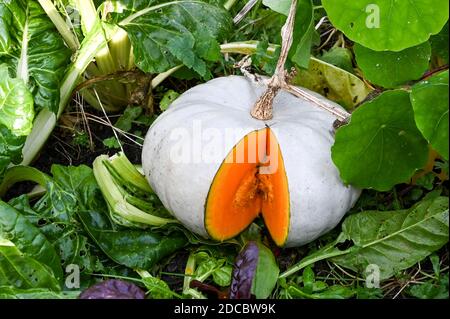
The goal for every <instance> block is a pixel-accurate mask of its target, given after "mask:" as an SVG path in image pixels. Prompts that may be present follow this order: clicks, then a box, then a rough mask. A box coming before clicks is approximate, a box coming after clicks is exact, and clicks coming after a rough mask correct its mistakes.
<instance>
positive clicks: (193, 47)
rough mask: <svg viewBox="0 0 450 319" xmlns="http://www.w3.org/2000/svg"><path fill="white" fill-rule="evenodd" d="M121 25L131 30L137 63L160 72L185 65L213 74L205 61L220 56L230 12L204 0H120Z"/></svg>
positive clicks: (199, 72) (151, 70)
mask: <svg viewBox="0 0 450 319" xmlns="http://www.w3.org/2000/svg"><path fill="white" fill-rule="evenodd" d="M121 4H122V5H123V6H124V7H125V13H124V14H121V15H120V17H124V16H127V17H126V18H124V19H123V20H122V21H121V22H120V23H119V25H120V26H121V27H122V28H124V29H125V30H126V31H127V32H128V36H129V38H130V40H131V43H132V44H133V50H134V51H133V52H134V56H135V59H136V65H137V66H138V67H139V68H140V69H141V70H143V71H145V72H149V73H161V72H164V71H167V70H168V69H170V68H172V67H175V66H177V65H179V64H184V65H186V66H187V67H188V68H190V69H192V70H194V71H195V72H196V73H198V74H199V75H201V76H202V77H205V78H208V77H210V76H211V75H210V71H209V70H208V68H207V65H206V61H217V60H218V59H219V58H220V47H219V41H221V40H223V39H224V37H225V35H227V33H228V32H229V31H230V30H231V26H232V21H231V16H230V15H229V13H228V12H227V11H226V10H225V9H223V8H220V7H217V6H214V5H211V4H209V3H205V2H202V1H174V2H166V3H165V2H164V1H131V0H127V1H121Z"/></svg>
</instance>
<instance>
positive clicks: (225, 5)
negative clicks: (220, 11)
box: [223, 0, 237, 10]
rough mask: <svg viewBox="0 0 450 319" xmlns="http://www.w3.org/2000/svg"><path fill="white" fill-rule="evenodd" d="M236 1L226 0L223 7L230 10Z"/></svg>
mask: <svg viewBox="0 0 450 319" xmlns="http://www.w3.org/2000/svg"><path fill="white" fill-rule="evenodd" d="M236 2H237V0H228V1H227V2H226V3H225V4H224V5H223V7H224V8H225V9H227V10H230V9H231V7H232V6H234V4H235V3H236Z"/></svg>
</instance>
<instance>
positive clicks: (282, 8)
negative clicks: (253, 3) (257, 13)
mask: <svg viewBox="0 0 450 319" xmlns="http://www.w3.org/2000/svg"><path fill="white" fill-rule="evenodd" d="M262 3H263V5H265V6H267V7H269V8H270V9H272V10H273V11H275V12H278V13H281V14H284V15H285V16H287V15H288V14H289V8H290V7H291V3H292V0H263V2H262Z"/></svg>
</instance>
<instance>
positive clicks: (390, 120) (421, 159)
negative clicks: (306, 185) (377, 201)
mask: <svg viewBox="0 0 450 319" xmlns="http://www.w3.org/2000/svg"><path fill="white" fill-rule="evenodd" d="M427 154H428V148H427V142H426V141H425V139H424V138H423V137H422V134H420V131H419V130H418V129H417V127H416V124H415V122H414V114H413V110H412V107H411V103H410V101H409V94H408V92H406V91H402V90H396V91H388V92H385V93H383V94H381V95H380V96H378V97H377V98H375V99H374V100H372V101H370V102H368V103H365V104H364V105H362V106H360V107H359V108H357V109H356V110H355V111H354V112H353V114H352V117H351V120H350V123H349V124H348V125H345V126H343V127H341V128H340V129H338V131H337V132H336V139H335V143H334V145H333V147H332V159H333V162H334V163H335V164H336V166H337V167H338V169H339V171H340V175H341V178H342V180H343V181H344V182H345V183H346V184H352V185H354V186H356V187H359V188H374V189H376V190H379V191H386V190H389V189H391V188H392V187H393V186H394V185H396V184H399V183H403V182H407V181H408V180H409V179H410V178H411V177H412V175H413V174H414V172H415V171H416V170H417V169H420V168H422V167H423V166H424V165H425V163H426V161H427Z"/></svg>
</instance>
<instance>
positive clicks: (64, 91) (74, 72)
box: [21, 24, 106, 165]
mask: <svg viewBox="0 0 450 319" xmlns="http://www.w3.org/2000/svg"><path fill="white" fill-rule="evenodd" d="M97 28H101V26H100V25H99V24H98V25H97V27H95V28H94V29H93V30H92V32H91V33H90V34H89V35H88V36H87V37H86V38H85V39H84V40H83V43H82V45H81V48H80V50H79V51H78V55H77V59H76V60H75V61H74V62H73V63H72V65H71V66H70V67H69V69H68V71H67V72H66V75H65V77H64V79H63V82H62V85H61V88H60V100H59V108H58V113H57V114H56V115H55V113H53V112H51V111H49V110H48V109H46V108H44V109H42V110H41V111H40V112H39V114H38V115H37V116H36V119H35V120H34V124H33V129H32V130H31V133H30V134H29V135H28V136H27V139H26V141H25V145H24V147H23V149H22V156H23V160H22V163H21V164H22V165H29V164H30V163H31V162H32V161H33V159H34V158H35V157H36V155H37V154H38V152H39V151H40V150H41V148H42V147H43V146H44V144H45V142H46V141H47V139H48V137H49V136H50V134H51V133H52V131H53V129H54V128H55V126H56V121H57V119H58V118H59V117H60V116H61V114H62V112H63V111H64V108H65V106H66V105H67V104H68V103H69V100H70V98H71V96H72V91H73V89H74V88H75V87H76V85H77V84H78V81H79V80H80V78H81V76H82V75H83V72H84V71H85V70H86V68H87V66H88V65H89V63H91V61H92V59H93V58H94V56H95V54H96V53H97V52H98V51H99V50H100V49H101V48H102V47H104V46H105V45H106V41H105V37H104V36H103V33H102V32H98V29H97Z"/></svg>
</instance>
